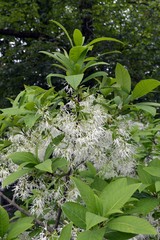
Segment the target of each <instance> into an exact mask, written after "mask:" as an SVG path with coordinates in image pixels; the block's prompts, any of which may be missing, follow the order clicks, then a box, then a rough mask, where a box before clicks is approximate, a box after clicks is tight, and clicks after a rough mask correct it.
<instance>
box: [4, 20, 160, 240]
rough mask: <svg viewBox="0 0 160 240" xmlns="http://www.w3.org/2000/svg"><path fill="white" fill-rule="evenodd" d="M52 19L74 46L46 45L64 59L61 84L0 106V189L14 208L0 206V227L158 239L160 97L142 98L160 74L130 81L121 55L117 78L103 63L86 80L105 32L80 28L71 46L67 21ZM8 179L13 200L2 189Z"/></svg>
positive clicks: (8, 231) (9, 233) (34, 234)
mask: <svg viewBox="0 0 160 240" xmlns="http://www.w3.org/2000/svg"><path fill="white" fill-rule="evenodd" d="M56 24H57V25H58V26H60V27H61V28H62V29H63V30H64V32H65V34H66V35H67V37H68V39H69V41H70V43H71V49H70V50H69V51H68V53H69V54H67V50H64V54H62V53H59V51H58V52H54V53H53V54H51V53H48V52H45V53H46V54H47V55H49V56H52V57H53V59H54V60H57V61H58V64H56V65H54V66H56V67H60V68H63V70H64V75H63V76H62V79H64V80H65V81H66V83H65V87H63V88H62V89H61V90H59V91H56V90H55V89H54V87H53V86H50V88H49V89H48V90H45V89H43V88H41V87H38V86H25V89H24V90H23V91H21V92H20V93H19V94H18V96H17V97H16V98H15V100H10V101H11V105H12V106H11V107H9V108H5V109H1V114H0V133H1V141H0V148H1V152H0V155H1V158H0V159H1V160H0V161H1V169H0V179H1V182H2V190H3V191H2V190H1V192H0V193H1V195H0V196H1V197H2V198H4V199H5V200H7V201H8V202H9V203H10V204H12V205H13V206H14V207H15V208H17V210H18V212H17V211H16V212H15V213H14V216H13V218H11V219H9V216H8V213H7V212H6V210H5V209H4V208H2V207H1V208H0V214H1V215H2V216H3V219H4V222H2V221H0V234H1V235H0V236H1V238H2V239H3V240H5V239H24V237H25V239H26V240H27V239H34V240H37V239H41V240H45V239H50V240H53V239H54V240H56V239H59V240H69V239H74V240H86V239H97V240H102V239H111V240H112V239H114V240H116V239H117V240H118V239H122V240H125V239H131V238H133V239H135V238H136V239H139V238H141V237H145V236H144V235H148V236H149V238H150V239H156V238H157V237H159V228H160V222H159V214H160V209H159V203H160V196H159V192H160V175H159V167H160V164H159V146H160V137H159V130H160V128H159V120H156V116H157V115H156V114H157V113H156V108H157V107H159V103H154V102H141V103H139V99H141V97H143V96H145V95H146V94H148V93H150V92H152V91H153V90H154V89H155V88H157V87H158V86H159V85H160V83H159V81H158V80H155V79H148V80H147V79H146V80H141V81H140V82H139V83H137V84H136V86H134V87H133V88H132V84H131V77H130V74H129V72H128V70H127V69H126V68H125V67H124V66H122V65H121V64H120V63H118V64H117V65H116V69H115V77H114V78H113V77H108V76H107V75H106V74H102V72H100V73H99V70H98V69H97V70H96V71H94V72H93V73H92V74H90V75H89V77H88V80H91V81H93V80H96V85H93V86H89V87H86V86H85V85H84V82H85V81H87V80H86V79H85V77H84V78H83V76H82V78H81V79H80V78H79V75H80V74H84V73H85V71H86V69H87V68H88V67H91V66H93V65H94V66H95V64H98V63H99V62H98V61H97V62H94V63H93V62H92V61H93V59H90V58H89V59H88V57H87V53H88V51H90V50H92V48H91V46H92V45H94V44H95V43H96V42H99V41H102V40H109V39H108V38H98V39H95V40H93V41H91V42H89V43H87V44H86V45H84V43H83V39H84V36H83V35H82V33H81V32H80V30H75V31H74V33H73V40H74V44H75V45H74V44H73V42H72V39H71V37H70V35H69V33H68V32H67V31H66V29H65V28H64V27H63V26H62V25H61V24H59V23H57V22H56ZM112 40H113V39H112ZM114 41H116V40H114ZM79 44H80V45H81V46H79ZM71 53H74V54H73V55H72V54H71ZM73 56H74V57H73ZM75 56H76V57H75ZM86 59H87V62H86ZM94 60H96V59H94ZM66 61H67V63H69V65H67V66H66V65H65V63H66ZM77 63H81V65H79V68H76V67H77ZM87 64H89V65H87ZM104 65H105V64H104ZM70 66H71V67H70ZM96 66H97V65H96ZM104 73H105V72H104ZM55 74H56V73H55ZM55 74H54V73H53V74H52V77H57V75H55ZM73 77H74V78H73ZM79 79H80V80H79ZM75 81H77V82H76V83H75ZM50 83H51V82H50ZM66 86H67V87H66ZM154 117H155V118H154ZM8 187H10V188H11V189H12V191H13V199H12V200H11V199H9V198H8V197H7V196H5V194H4V193H5V190H6V189H7V188H8ZM14 200H15V201H17V200H20V204H19V205H18V204H17V203H16V202H15V201H14ZM0 219H2V217H1V218H0Z"/></svg>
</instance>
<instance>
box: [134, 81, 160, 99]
mask: <svg viewBox="0 0 160 240" xmlns="http://www.w3.org/2000/svg"><path fill="white" fill-rule="evenodd" d="M159 85H160V81H158V80H155V79H147V80H141V81H140V82H139V83H137V85H136V86H135V88H134V89H133V92H132V95H131V99H132V100H134V99H137V98H140V97H143V96H144V95H146V94H147V93H149V92H151V91H152V90H153V89H155V88H156V87H158V86H159Z"/></svg>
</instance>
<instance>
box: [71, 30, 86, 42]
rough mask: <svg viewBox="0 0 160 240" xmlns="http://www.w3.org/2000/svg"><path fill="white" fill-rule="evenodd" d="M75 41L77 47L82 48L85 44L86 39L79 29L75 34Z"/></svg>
mask: <svg viewBox="0 0 160 240" xmlns="http://www.w3.org/2000/svg"><path fill="white" fill-rule="evenodd" d="M73 40H74V43H75V45H76V46H82V45H83V43H84V37H83V35H82V33H81V31H80V30H79V29H75V30H74V32H73Z"/></svg>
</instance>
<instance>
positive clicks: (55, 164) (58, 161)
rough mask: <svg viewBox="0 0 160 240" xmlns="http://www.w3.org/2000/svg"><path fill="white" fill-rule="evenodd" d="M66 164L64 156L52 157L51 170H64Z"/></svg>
mask: <svg viewBox="0 0 160 240" xmlns="http://www.w3.org/2000/svg"><path fill="white" fill-rule="evenodd" d="M67 166H68V161H67V159H66V158H53V159H52V170H53V172H54V171H56V170H57V169H61V170H65V169H66V167H67ZM67 169H68V168H67Z"/></svg>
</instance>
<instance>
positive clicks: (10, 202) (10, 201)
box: [0, 191, 54, 233]
mask: <svg viewBox="0 0 160 240" xmlns="http://www.w3.org/2000/svg"><path fill="white" fill-rule="evenodd" d="M0 197H2V198H3V199H5V200H6V201H7V202H8V203H9V204H11V205H12V206H14V207H15V208H16V209H18V210H19V211H20V212H21V213H23V214H25V215H26V216H28V217H32V215H31V214H30V213H29V212H28V211H26V210H25V209H23V208H21V207H20V206H19V205H18V204H17V203H15V202H14V201H13V200H11V199H9V198H8V197H7V196H6V195H4V194H3V193H2V192H1V191H0ZM34 222H35V223H36V224H37V225H39V226H41V227H46V226H45V224H44V223H43V222H41V221H39V220H38V219H34ZM47 230H48V231H49V232H50V233H52V232H53V231H54V229H53V228H51V227H49V226H47Z"/></svg>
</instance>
